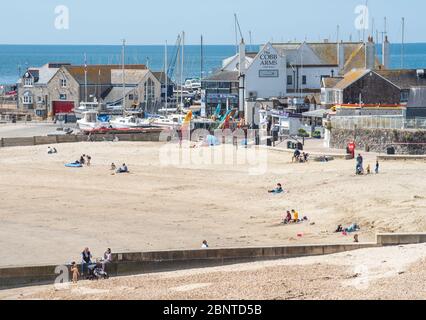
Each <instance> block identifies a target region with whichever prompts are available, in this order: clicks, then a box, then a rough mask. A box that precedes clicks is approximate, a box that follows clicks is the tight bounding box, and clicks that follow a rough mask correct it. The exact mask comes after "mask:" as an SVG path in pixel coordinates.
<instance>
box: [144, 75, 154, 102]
mask: <svg viewBox="0 0 426 320" xmlns="http://www.w3.org/2000/svg"><path fill="white" fill-rule="evenodd" d="M144 89H145V102H147V103H152V102H154V101H155V83H154V81H152V80H151V78H149V79H148V81H146V82H145V84H144Z"/></svg>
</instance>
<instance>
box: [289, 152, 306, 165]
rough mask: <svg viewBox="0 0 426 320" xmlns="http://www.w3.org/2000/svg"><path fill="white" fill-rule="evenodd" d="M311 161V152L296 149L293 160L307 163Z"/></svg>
mask: <svg viewBox="0 0 426 320" xmlns="http://www.w3.org/2000/svg"><path fill="white" fill-rule="evenodd" d="M308 161H309V154H308V153H306V152H300V150H299V149H296V150H295V151H294V154H293V158H292V159H291V162H296V163H307V162H308Z"/></svg>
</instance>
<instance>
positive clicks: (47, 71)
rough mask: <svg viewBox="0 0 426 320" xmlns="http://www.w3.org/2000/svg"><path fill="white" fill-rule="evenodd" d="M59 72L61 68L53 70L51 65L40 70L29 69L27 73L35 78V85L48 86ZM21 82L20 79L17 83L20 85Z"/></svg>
mask: <svg viewBox="0 0 426 320" xmlns="http://www.w3.org/2000/svg"><path fill="white" fill-rule="evenodd" d="M58 70H59V68H51V65H50V64H45V65H43V66H41V67H39V68H29V69H28V70H27V71H26V72H28V73H29V74H30V75H31V76H32V77H33V78H34V84H35V85H46V84H47V83H48V82H49V81H50V80H51V79H52V78H53V77H54V76H55V74H56V73H57V72H58ZM26 72H25V73H26ZM21 82H22V81H21V79H19V80H18V82H17V83H18V84H19V83H21Z"/></svg>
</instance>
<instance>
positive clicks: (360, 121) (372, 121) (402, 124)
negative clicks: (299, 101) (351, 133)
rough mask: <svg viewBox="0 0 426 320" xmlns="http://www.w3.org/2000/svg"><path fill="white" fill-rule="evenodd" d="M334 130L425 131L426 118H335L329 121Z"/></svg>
mask: <svg viewBox="0 0 426 320" xmlns="http://www.w3.org/2000/svg"><path fill="white" fill-rule="evenodd" d="M330 121H331V126H332V128H334V129H348V130H356V129H397V130H402V129H414V130H426V118H413V119H406V118H405V117H403V116H352V117H345V116H336V117H332V118H331V119H330Z"/></svg>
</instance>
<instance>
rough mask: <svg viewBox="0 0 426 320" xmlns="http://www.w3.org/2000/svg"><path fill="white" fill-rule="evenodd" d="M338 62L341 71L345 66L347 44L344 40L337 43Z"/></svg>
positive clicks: (340, 71)
mask: <svg viewBox="0 0 426 320" xmlns="http://www.w3.org/2000/svg"><path fill="white" fill-rule="evenodd" d="M337 64H338V65H339V73H342V72H343V69H344V68H345V46H344V45H343V41H342V42H338V43H337Z"/></svg>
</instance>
